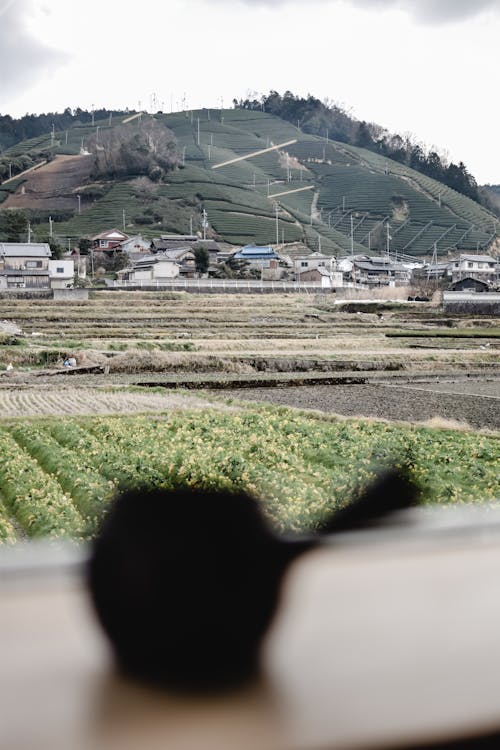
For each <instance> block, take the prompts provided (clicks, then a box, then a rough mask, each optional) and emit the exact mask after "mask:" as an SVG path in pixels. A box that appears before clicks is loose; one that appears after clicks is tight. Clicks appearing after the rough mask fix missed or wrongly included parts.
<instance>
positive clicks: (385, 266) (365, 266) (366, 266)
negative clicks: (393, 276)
mask: <svg viewBox="0 0 500 750" xmlns="http://www.w3.org/2000/svg"><path fill="white" fill-rule="evenodd" d="M354 265H355V266H356V268H359V269H360V270H361V271H378V272H380V273H385V272H387V271H407V270H408V269H407V268H405V267H404V266H402V265H401V264H400V263H370V262H367V261H363V260H355V261H354Z"/></svg>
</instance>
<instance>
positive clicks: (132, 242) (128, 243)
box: [115, 234, 151, 255]
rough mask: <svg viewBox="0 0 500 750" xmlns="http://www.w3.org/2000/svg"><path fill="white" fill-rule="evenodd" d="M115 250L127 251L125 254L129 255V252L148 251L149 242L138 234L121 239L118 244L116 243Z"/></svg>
mask: <svg viewBox="0 0 500 750" xmlns="http://www.w3.org/2000/svg"><path fill="white" fill-rule="evenodd" d="M115 252H121V253H127V255H130V254H131V253H150V252H151V242H150V241H149V240H145V239H143V237H141V235H140V234H138V235H135V236H134V237H128V239H126V240H123V242H120V244H119V245H116V247H115Z"/></svg>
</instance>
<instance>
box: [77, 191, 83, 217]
mask: <svg viewBox="0 0 500 750" xmlns="http://www.w3.org/2000/svg"><path fill="white" fill-rule="evenodd" d="M76 197H77V198H78V213H79V214H81V213H82V199H81V196H80V195H77V196H76Z"/></svg>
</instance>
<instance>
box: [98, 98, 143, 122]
mask: <svg viewBox="0 0 500 750" xmlns="http://www.w3.org/2000/svg"><path fill="white" fill-rule="evenodd" d="M140 108H141V103H140V102H139V109H140ZM92 127H94V105H92Z"/></svg>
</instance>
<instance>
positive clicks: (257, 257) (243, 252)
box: [232, 245, 281, 268]
mask: <svg viewBox="0 0 500 750" xmlns="http://www.w3.org/2000/svg"><path fill="white" fill-rule="evenodd" d="M232 258H233V259H234V260H244V261H246V263H248V265H249V266H250V267H253V268H278V266H279V262H280V260H281V256H279V255H278V254H277V253H276V252H275V251H274V249H273V248H272V247H271V245H264V246H262V247H261V246H259V245H245V247H242V248H241V249H240V250H237V251H236V252H235V253H233V255H232Z"/></svg>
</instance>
